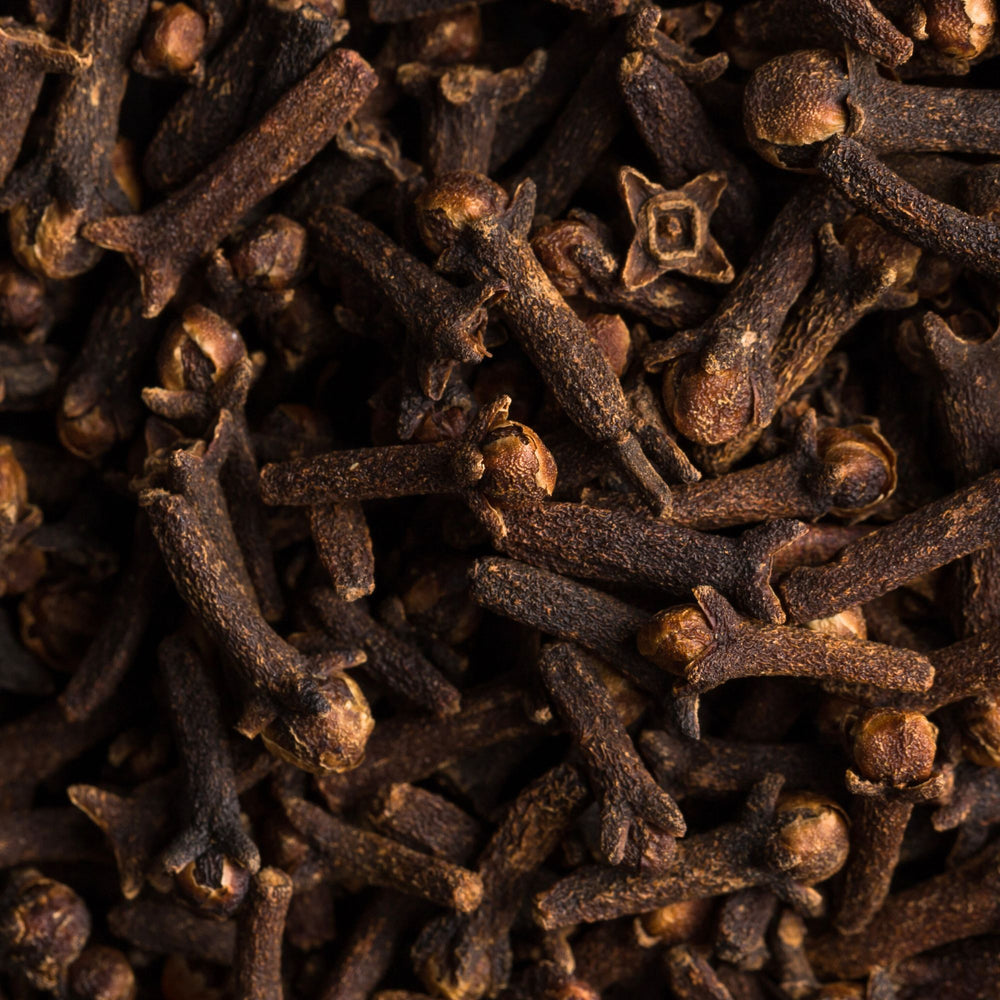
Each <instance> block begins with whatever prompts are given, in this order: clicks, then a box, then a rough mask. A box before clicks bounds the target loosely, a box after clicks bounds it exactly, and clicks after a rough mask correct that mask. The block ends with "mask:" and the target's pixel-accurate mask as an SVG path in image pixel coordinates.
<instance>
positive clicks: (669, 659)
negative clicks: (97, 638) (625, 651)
mask: <svg viewBox="0 0 1000 1000" xmlns="http://www.w3.org/2000/svg"><path fill="white" fill-rule="evenodd" d="M636 641H637V643H638V646H639V652H640V653H642V655H643V656H645V657H646V659H647V660H651V661H652V662H653V663H655V664H656V665H657V666H658V667H662V668H663V669H664V670H667V671H669V672H670V673H672V674H678V675H679V676H683V675H684V672H685V670H686V669H687V667H688V664H689V663H691V661H692V660H695V659H697V658H698V657H699V656H701V655H702V654H703V653H705V652H706V651H707V650H708V649H710V648H711V646H712V645H713V644H714V642H715V637H714V636H713V635H712V628H711V626H710V625H709V623H708V619H707V618H706V617H705V616H704V614H703V613H702V612H701V610H700V609H699V608H698V607H697V606H696V605H694V604H684V605H682V606H680V607H677V608H668V609H667V610H666V611H660V612H658V613H657V614H656V615H655V616H654V617H653V618H652V619H651V620H650V621H648V622H646V624H645V625H643V626H642V628H640V629H639V632H638V634H637V636H636Z"/></svg>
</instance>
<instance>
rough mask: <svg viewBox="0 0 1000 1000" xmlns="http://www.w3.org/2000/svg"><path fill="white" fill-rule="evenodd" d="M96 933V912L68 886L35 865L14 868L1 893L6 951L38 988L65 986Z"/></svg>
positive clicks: (10, 964) (13, 966) (0, 933)
mask: <svg viewBox="0 0 1000 1000" xmlns="http://www.w3.org/2000/svg"><path fill="white" fill-rule="evenodd" d="M89 936H90V913H89V911H88V910H87V905H86V903H84V901H83V900H82V899H81V898H80V897H79V896H78V895H77V894H76V893H75V892H74V891H73V890H72V889H71V888H70V887H69V886H68V885H64V884H63V883H62V882H56V881H55V880H54V879H51V878H46V877H45V876H44V875H43V874H42V873H41V872H39V871H37V870H36V869H34V868H24V869H21V870H20V871H17V872H15V873H14V875H13V876H12V877H11V879H10V882H9V883H8V885H7V888H6V890H5V891H4V893H3V895H2V896H0V952H2V953H3V955H4V964H5V966H6V968H7V969H9V970H11V971H15V972H16V973H17V974H18V975H19V976H20V977H21V978H23V979H24V980H25V981H26V982H27V983H28V985H29V986H31V987H33V988H34V989H36V990H46V991H48V992H53V993H54V992H57V991H60V990H61V989H62V988H63V985H64V983H65V979H66V970H67V969H68V968H69V966H70V964H71V963H72V962H73V961H74V960H75V959H76V958H77V957H78V956H79V954H80V952H81V951H83V948H84V945H85V944H86V943H87V938H88V937H89Z"/></svg>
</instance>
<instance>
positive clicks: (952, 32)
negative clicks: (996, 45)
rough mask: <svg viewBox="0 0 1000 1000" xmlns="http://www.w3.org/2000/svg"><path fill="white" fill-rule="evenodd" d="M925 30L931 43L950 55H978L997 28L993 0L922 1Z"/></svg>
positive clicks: (966, 57) (967, 57)
mask: <svg viewBox="0 0 1000 1000" xmlns="http://www.w3.org/2000/svg"><path fill="white" fill-rule="evenodd" d="M923 7H924V10H925V11H926V21H925V22H924V25H923V30H924V32H925V33H926V36H927V38H928V39H930V43H931V45H933V46H934V48H936V49H937V50H938V51H939V52H943V53H944V54H945V55H947V56H955V57H957V58H959V59H975V58H976V56H979V55H982V53H983V52H984V51H985V49H986V46H987V45H989V44H990V42H991V41H992V40H993V35H994V33H995V31H996V23H997V10H996V4H995V3H994V0H931V2H929V3H925V4H924V5H923Z"/></svg>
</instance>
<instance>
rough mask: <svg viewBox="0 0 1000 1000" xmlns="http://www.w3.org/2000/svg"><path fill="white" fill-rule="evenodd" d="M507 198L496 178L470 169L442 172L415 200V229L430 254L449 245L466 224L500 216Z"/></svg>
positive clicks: (438, 251) (440, 250)
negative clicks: (493, 178) (494, 179)
mask: <svg viewBox="0 0 1000 1000" xmlns="http://www.w3.org/2000/svg"><path fill="white" fill-rule="evenodd" d="M509 200H510V199H509V198H508V197H507V192H506V191H504V189H503V188H502V187H500V185H499V184H497V183H496V181H491V180H490V179H489V178H488V177H485V176H483V174H477V173H475V172H473V171H471V170H456V171H453V172H452V173H448V174H442V175H441V177H439V178H438V179H437V180H436V181H433V182H432V183H430V184H428V185H427V187H425V188H424V190H423V191H422V192H421V193H420V195H419V196H418V197H417V200H416V208H417V228H418V229H419V230H420V235H421V236H422V237H423V240H424V243H426V244H427V247H428V249H429V250H431V251H432V252H433V253H442V252H443V251H444V250H446V249H447V248H448V247H449V246H451V245H452V244H453V243H454V242H455V241H456V240H457V239H458V237H459V235H460V234H461V232H462V230H463V229H464V228H465V226H467V225H471V224H473V223H476V222H479V221H480V220H482V219H490V218H493V217H495V216H497V215H500V214H501V213H502V212H503V211H504V209H506V207H507V203H508V201H509Z"/></svg>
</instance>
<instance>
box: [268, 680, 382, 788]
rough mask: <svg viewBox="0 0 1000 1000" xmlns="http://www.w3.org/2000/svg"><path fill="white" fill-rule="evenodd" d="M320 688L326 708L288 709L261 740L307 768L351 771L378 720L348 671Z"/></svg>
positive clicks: (316, 771) (278, 754)
mask: <svg viewBox="0 0 1000 1000" xmlns="http://www.w3.org/2000/svg"><path fill="white" fill-rule="evenodd" d="M319 690H320V692H321V693H322V695H323V697H324V698H325V699H326V703H327V707H326V710H325V711H323V712H320V713H317V714H310V715H305V714H301V715H300V714H298V713H295V712H290V711H285V712H284V713H282V714H281V715H279V716H277V717H276V718H275V719H274V720H273V721H272V722H271V723H269V724H268V726H267V727H266V728H265V729H264V731H263V732H262V733H261V734H260V735H261V739H262V740H263V741H264V744H265V746H266V747H267V748H268V750H270V751H271V753H273V754H274V755H275V756H276V757H280V758H281V759H282V760H286V761H288V762H289V763H290V764H294V765H295V767H297V768H300V769H301V770H303V771H309V772H310V773H312V774H329V773H330V772H331V771H333V772H337V773H339V772H342V771H350V770H351V769H352V768H355V767H357V766H358V765H359V764H360V763H361V761H362V760H363V759H364V756H365V745H366V744H367V743H368V737H369V736H370V735H371V731H372V729H373V728H374V726H375V720H374V719H373V718H372V714H371V710H370V709H369V708H368V702H367V701H366V700H365V696H364V694H362V692H361V688H359V687H358V685H357V684H356V683H355V682H354V681H353V680H351V678H350V677H348V676H347V675H346V674H334V675H333V676H332V677H329V678H326V679H325V680H324V681H323V682H322V683H321V684H320V685H319Z"/></svg>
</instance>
